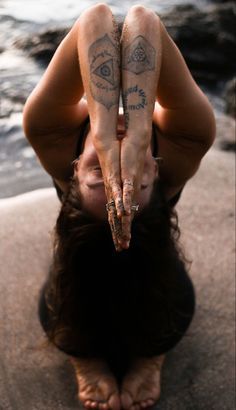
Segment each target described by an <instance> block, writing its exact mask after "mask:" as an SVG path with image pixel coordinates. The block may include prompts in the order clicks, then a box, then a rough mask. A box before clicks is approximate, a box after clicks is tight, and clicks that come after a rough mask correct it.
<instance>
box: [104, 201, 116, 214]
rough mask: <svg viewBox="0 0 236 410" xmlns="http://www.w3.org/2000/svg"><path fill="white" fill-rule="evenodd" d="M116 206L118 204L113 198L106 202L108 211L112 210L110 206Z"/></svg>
mask: <svg viewBox="0 0 236 410" xmlns="http://www.w3.org/2000/svg"><path fill="white" fill-rule="evenodd" d="M115 207H116V205H115V201H114V200H113V199H112V201H110V202H107V203H106V210H107V212H108V211H110V208H115Z"/></svg>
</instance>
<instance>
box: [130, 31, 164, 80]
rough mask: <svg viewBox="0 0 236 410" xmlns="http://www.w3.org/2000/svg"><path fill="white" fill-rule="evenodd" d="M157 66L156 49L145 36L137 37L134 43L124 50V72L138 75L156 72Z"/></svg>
mask: <svg viewBox="0 0 236 410" xmlns="http://www.w3.org/2000/svg"><path fill="white" fill-rule="evenodd" d="M155 64H156V51H155V48H154V47H153V46H152V45H151V43H149V41H148V40H146V38H145V37H143V36H137V37H136V38H135V39H134V40H133V41H132V43H131V44H129V45H128V46H127V47H125V48H124V50H123V54H122V68H123V70H127V71H131V72H132V73H134V74H137V75H138V74H142V73H144V72H145V71H154V70H155Z"/></svg>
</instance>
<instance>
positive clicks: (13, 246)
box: [0, 146, 235, 410]
mask: <svg viewBox="0 0 236 410" xmlns="http://www.w3.org/2000/svg"><path fill="white" fill-rule="evenodd" d="M234 201H235V159H234V154H233V153H231V152H223V151H221V150H219V149H218V147H217V146H214V147H213V148H212V149H211V150H210V151H209V152H208V154H207V155H206V156H205V158H204V159H203V161H202V165H201V168H200V170H199V171H198V173H197V174H196V175H195V176H194V178H192V180H191V181H189V183H188V184H187V186H186V188H185V190H184V192H183V196H182V198H181V201H180V203H179V205H178V211H179V218H180V226H181V228H182V242H183V243H184V246H185V249H186V253H187V255H188V257H189V258H190V259H191V260H192V265H191V268H190V274H191V277H192V279H193V282H194V284H195V288H196V292H197V310H196V314H195V317H194V320H193V322H192V324H191V326H190V328H189V330H188V332H187V334H186V335H185V337H184V338H183V339H182V340H181V342H180V343H179V344H178V346H176V348H175V349H174V350H172V351H171V352H170V353H169V354H168V356H167V360H166V364H165V366H164V370H163V380H162V398H161V400H160V402H159V404H158V405H157V406H156V409H161V410H169V409H171V410H218V409H220V410H233V409H234V351H235V344H234V343H235V338H234V331H235V328H234V299H235V282H234V272H235V257H234V255H235V253H234V246H235V223H234ZM58 209H59V202H58V200H57V197H56V194H55V192H54V189H53V188H47V189H41V190H36V191H33V192H30V193H27V194H23V195H20V196H17V197H14V198H9V199H3V200H0V261H1V264H0V326H1V332H0V409H1V410H59V409H64V410H69V409H78V408H79V404H78V401H77V386H76V383H75V375H74V371H73V368H72V367H71V365H70V363H69V361H68V358H67V356H66V355H64V354H63V353H61V352H59V351H58V350H57V349H56V348H43V347H42V346H41V343H42V342H43V341H44V340H45V339H44V334H43V331H42V329H41V327H40V324H39V321H38V316H37V299H38V294H39V290H40V288H41V286H42V284H43V282H44V279H45V277H46V276H47V272H48V268H49V264H50V259H51V249H52V246H51V238H52V232H53V226H54V224H55V220H56V217H57V213H58ZM98 337H99V335H98Z"/></svg>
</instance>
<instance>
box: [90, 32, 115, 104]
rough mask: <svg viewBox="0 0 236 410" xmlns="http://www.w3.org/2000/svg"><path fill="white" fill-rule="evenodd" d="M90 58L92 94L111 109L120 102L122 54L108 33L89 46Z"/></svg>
mask: <svg viewBox="0 0 236 410" xmlns="http://www.w3.org/2000/svg"><path fill="white" fill-rule="evenodd" d="M88 59H89V69H90V91H91V94H92V96H93V98H94V99H95V100H96V101H98V102H99V103H101V104H103V105H104V106H105V107H106V108H107V109H108V110H109V109H110V108H111V107H112V106H113V105H116V104H118V103H119V89H120V55H119V53H118V51H117V46H116V45H115V44H113V42H112V41H111V39H110V38H109V36H108V34H105V35H104V36H103V37H101V38H99V39H98V40H96V41H95V42H94V43H93V44H92V45H91V46H90V47H89V51H88Z"/></svg>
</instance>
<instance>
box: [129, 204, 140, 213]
mask: <svg viewBox="0 0 236 410" xmlns="http://www.w3.org/2000/svg"><path fill="white" fill-rule="evenodd" d="M138 210H139V204H136V205H132V206H131V211H134V212H137V211H138Z"/></svg>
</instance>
